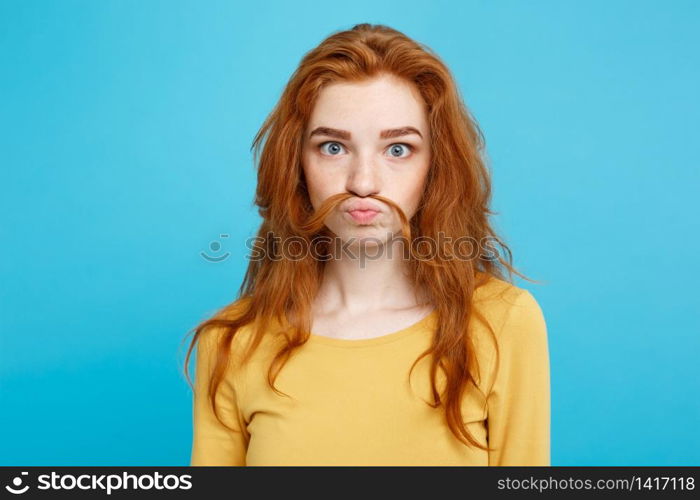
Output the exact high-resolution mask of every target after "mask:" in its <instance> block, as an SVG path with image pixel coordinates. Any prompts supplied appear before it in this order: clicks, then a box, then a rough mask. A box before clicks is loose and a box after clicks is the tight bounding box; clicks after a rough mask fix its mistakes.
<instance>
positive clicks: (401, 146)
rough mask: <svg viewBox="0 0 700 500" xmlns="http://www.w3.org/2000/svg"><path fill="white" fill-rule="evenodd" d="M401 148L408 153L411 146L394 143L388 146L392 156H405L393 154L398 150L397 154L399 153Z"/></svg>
mask: <svg viewBox="0 0 700 500" xmlns="http://www.w3.org/2000/svg"><path fill="white" fill-rule="evenodd" d="M402 149H405V150H407V151H408V152H409V153H410V152H411V150H412V149H413V148H412V147H411V146H410V145H409V144H403V143H396V144H392V145H391V147H390V148H389V151H390V152H391V156H392V157H394V158H405V156H396V155H394V153H396V152H398V154H399V155H400V154H401V150H402Z"/></svg>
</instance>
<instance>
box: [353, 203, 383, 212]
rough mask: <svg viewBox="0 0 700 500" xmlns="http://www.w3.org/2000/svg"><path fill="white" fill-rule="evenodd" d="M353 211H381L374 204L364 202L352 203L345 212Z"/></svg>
mask: <svg viewBox="0 0 700 500" xmlns="http://www.w3.org/2000/svg"><path fill="white" fill-rule="evenodd" d="M354 210H373V211H375V212H381V211H382V209H381V208H380V207H378V206H377V205H375V204H374V203H372V202H369V201H365V200H362V201H356V202H355V203H352V204H351V205H350V206H349V207H348V208H347V209H346V210H345V211H346V212H352V211H354Z"/></svg>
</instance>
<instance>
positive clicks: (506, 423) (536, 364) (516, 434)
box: [487, 290, 551, 466]
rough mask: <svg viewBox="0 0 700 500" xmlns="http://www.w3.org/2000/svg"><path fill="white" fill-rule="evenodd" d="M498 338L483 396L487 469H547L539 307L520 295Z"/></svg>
mask: <svg viewBox="0 0 700 500" xmlns="http://www.w3.org/2000/svg"><path fill="white" fill-rule="evenodd" d="M506 314H507V316H506V319H505V321H504V323H503V326H502V328H501V330H500V332H499V334H498V335H497V339H498V344H499V345H498V347H499V354H500V358H499V359H500V362H499V363H498V365H497V367H498V370H497V372H496V374H495V380H494V383H493V385H492V388H491V390H490V392H489V394H488V398H487V403H488V417H487V431H488V440H489V446H490V447H492V448H495V449H494V451H492V452H490V453H489V465H491V466H511V465H517V466H526V465H527V466H532V465H534V466H537V465H540V466H542V465H551V463H550V462H551V455H550V374H549V351H548V346H547V327H546V324H545V319H544V315H543V313H542V310H541V309H540V307H539V304H538V303H537V301H536V300H535V298H534V297H533V296H532V294H531V293H530V292H529V291H527V290H523V291H522V292H520V294H519V295H517V296H516V298H515V302H514V303H513V305H512V306H511V308H510V310H509V311H508V312H507V313H506Z"/></svg>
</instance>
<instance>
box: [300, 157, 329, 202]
mask: <svg viewBox="0 0 700 500" xmlns="http://www.w3.org/2000/svg"><path fill="white" fill-rule="evenodd" d="M304 178H305V179H306V188H307V190H308V192H309V198H310V200H311V204H312V205H313V206H314V207H316V206H317V205H318V204H320V202H321V201H323V200H324V199H326V198H327V197H328V196H330V195H331V194H333V193H331V192H330V191H331V189H330V188H331V187H332V182H331V180H330V179H329V178H328V175H327V174H326V173H325V172H324V171H323V170H322V169H319V168H317V167H316V166H314V165H313V164H308V163H307V164H306V165H305V167H304Z"/></svg>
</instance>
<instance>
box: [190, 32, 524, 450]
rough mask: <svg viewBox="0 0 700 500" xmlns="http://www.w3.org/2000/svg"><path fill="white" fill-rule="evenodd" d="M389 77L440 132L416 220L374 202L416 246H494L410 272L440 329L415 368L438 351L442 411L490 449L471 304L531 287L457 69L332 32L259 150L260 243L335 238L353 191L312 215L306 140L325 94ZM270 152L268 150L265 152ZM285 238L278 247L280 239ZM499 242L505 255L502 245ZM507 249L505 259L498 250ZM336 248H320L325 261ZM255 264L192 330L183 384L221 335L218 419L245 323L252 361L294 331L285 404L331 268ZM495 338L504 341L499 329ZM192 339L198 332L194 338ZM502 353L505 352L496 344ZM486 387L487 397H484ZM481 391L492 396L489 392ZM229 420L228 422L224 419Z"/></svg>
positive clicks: (307, 261)
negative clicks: (209, 342) (483, 425)
mask: <svg viewBox="0 0 700 500" xmlns="http://www.w3.org/2000/svg"><path fill="white" fill-rule="evenodd" d="M387 73H388V74H391V75H394V76H397V77H399V78H401V79H403V80H405V81H407V82H410V83H412V84H413V85H415V87H416V88H417V89H418V90H419V91H420V95H421V96H422V98H423V99H424V101H425V104H426V106H427V108H426V109H427V113H428V123H429V128H430V147H431V165H430V167H429V171H428V174H427V177H426V184H425V191H424V193H423V196H422V199H421V201H420V204H419V206H418V209H417V211H416V213H415V215H414V217H412V218H411V220H410V221H408V220H406V217H405V215H403V213H402V212H401V211H400V209H399V207H397V206H396V205H395V204H394V203H393V202H392V201H391V200H388V199H386V198H383V197H380V196H375V197H374V198H376V199H378V200H380V201H382V202H384V203H387V204H389V205H390V206H391V207H392V208H394V209H395V210H397V213H399V215H400V218H401V222H402V234H403V236H404V237H405V238H407V240H408V241H409V242H411V241H416V240H417V239H419V238H420V239H422V240H425V239H426V238H428V239H430V241H437V240H438V234H440V233H442V234H443V235H445V236H449V237H451V238H452V239H453V240H454V239H457V238H460V237H464V236H465V235H468V236H469V237H471V238H472V241H477V242H484V241H488V242H490V244H489V245H487V246H488V247H489V248H490V250H491V251H489V252H484V253H481V252H478V255H477V256H476V257H475V258H470V259H463V258H451V257H454V252H455V249H454V248H453V247H450V246H447V247H446V248H444V249H443V250H444V252H436V253H435V255H434V258H431V259H417V258H410V257H411V255H410V254H409V259H408V261H407V266H408V268H409V270H410V277H411V278H412V281H413V283H414V284H415V286H416V287H420V288H421V289H423V290H425V291H426V292H427V294H428V295H427V296H428V299H429V302H430V303H432V305H433V306H434V308H435V310H436V312H437V318H438V319H437V324H436V325H437V326H436V330H435V332H434V335H433V338H432V342H431V346H430V348H429V349H427V350H426V351H424V352H423V353H422V354H421V355H420V356H419V357H418V359H416V361H415V362H414V363H413V365H412V366H411V368H410V370H409V377H410V373H411V371H412V370H413V368H414V367H415V365H416V363H417V362H418V361H419V360H420V359H421V358H423V357H424V356H428V355H430V354H432V359H431V368H430V377H431V392H432V398H433V402H427V401H426V403H427V404H429V405H431V406H432V407H434V408H437V407H439V406H441V405H443V406H444V414H445V418H446V422H447V424H448V426H449V428H450V430H451V432H452V433H453V434H454V435H455V437H456V438H457V439H459V440H460V441H461V442H463V443H464V444H465V445H469V444H472V445H474V446H477V447H479V448H481V449H484V450H490V449H489V448H488V447H484V446H482V445H481V444H480V443H479V442H478V441H477V440H476V439H474V437H473V436H472V435H471V434H470V433H469V431H468V429H467V428H466V427H465V424H464V421H463V418H462V411H461V403H460V402H461V400H462V397H463V394H464V391H465V389H466V387H467V384H470V383H476V385H477V388H478V382H479V370H478V361H477V359H476V356H475V352H474V345H473V339H472V336H471V334H470V332H471V328H469V325H470V319H471V317H472V316H473V315H474V316H479V317H481V319H482V320H484V321H485V324H487V325H488V321H486V318H484V317H483V315H482V314H480V313H479V311H478V309H477V308H475V307H473V306H472V296H473V293H474V291H475V290H476V289H477V288H478V287H479V286H481V285H483V284H485V283H486V281H487V280H488V279H489V278H490V276H494V277H497V278H500V279H502V280H506V276H505V272H504V270H507V271H508V275H509V278H510V279H508V280H507V281H510V282H512V273H515V274H517V275H519V276H521V277H523V278H525V279H527V280H528V281H533V280H530V279H529V278H527V277H525V276H524V275H522V274H521V273H519V272H518V271H516V270H515V269H514V268H513V266H512V254H511V251H510V249H509V248H508V246H507V245H506V244H505V243H504V242H503V241H502V240H501V239H500V238H499V237H498V236H497V235H496V233H495V232H494V230H493V229H492V227H491V225H490V224H489V221H488V217H489V215H492V214H496V213H497V212H492V211H491V210H490V209H489V204H490V198H491V182H490V175H489V169H488V167H487V165H486V159H485V154H484V145H485V141H484V138H483V134H482V132H481V130H480V129H479V127H478V125H477V123H476V121H475V120H474V119H473V117H472V116H471V114H470V112H469V111H468V110H467V108H466V106H465V104H464V103H463V101H462V98H461V96H460V92H459V89H458V87H457V85H456V83H455V81H454V79H453V77H452V76H451V73H450V71H449V70H448V68H447V66H446V65H445V64H444V63H443V62H442V61H441V60H440V58H439V57H438V56H437V55H436V54H434V53H433V52H432V50H431V49H430V48H428V47H427V46H425V45H423V44H421V43H418V42H416V41H414V40H412V39H411V38H409V37H408V36H406V35H404V34H403V33H401V32H399V31H397V30H395V29H392V28H390V27H388V26H385V25H372V24H367V23H362V24H357V25H355V26H354V27H353V28H352V29H349V30H345V31H338V32H335V33H332V34H331V35H330V36H328V37H327V38H326V39H325V40H323V41H322V42H321V43H320V44H319V45H318V46H317V47H316V48H314V49H313V50H311V51H309V52H308V53H306V54H305V55H304V57H303V58H302V60H301V62H300V64H299V66H298V67H297V69H296V70H295V71H294V73H293V74H292V76H291V78H290V80H289V82H288V83H287V85H286V87H285V88H284V91H283V93H282V96H281V97H280V99H279V101H278V103H277V104H276V106H275V108H274V109H273V110H272V112H271V113H270V114H269V115H268V116H267V118H266V120H265V121H264V123H263V125H262V127H261V128H260V130H259V131H258V133H257V134H256V136H255V138H254V141H253V144H252V147H251V150H253V151H254V162H255V164H256V167H257V170H258V183H257V190H256V194H255V204H256V205H257V206H258V207H259V213H260V215H261V216H262V219H263V221H262V223H261V226H260V229H259V231H258V234H257V238H256V241H257V242H258V243H259V247H258V248H270V246H269V244H270V243H271V242H270V237H271V235H274V236H275V237H278V238H281V239H282V240H284V239H286V238H296V240H297V241H299V242H306V243H308V244H309V246H311V245H312V239H314V238H318V237H319V235H324V234H328V233H327V231H326V228H324V227H323V220H324V219H325V217H326V216H327V215H328V214H329V213H330V211H331V210H333V209H334V208H335V207H336V206H337V205H338V204H339V203H341V202H342V201H344V200H345V199H347V198H348V197H351V196H352V195H350V194H348V193H340V194H338V195H335V196H332V197H331V198H329V199H328V200H326V202H325V203H324V204H323V205H322V207H320V208H319V210H317V211H314V209H313V207H312V206H311V202H310V199H309V194H308V191H307V186H306V181H305V179H304V174H303V170H302V163H301V161H302V138H303V133H304V130H305V127H306V126H307V124H308V119H309V117H310V115H311V112H312V109H313V107H314V103H315V101H316V98H317V96H318V94H319V91H320V90H321V89H322V88H323V87H324V86H325V85H328V84H330V83H333V82H358V81H362V80H364V79H368V78H372V77H375V76H378V75H380V74H387ZM261 150H262V153H261ZM278 241H279V240H278ZM493 245H495V246H493ZM496 246H497V247H500V248H501V250H502V251H503V253H504V255H505V256H506V258H503V257H501V256H500V255H499V252H497V251H496V252H493V251H492V250H494V249H495V248H496ZM327 250H328V249H327V248H323V247H321V250H320V251H321V253H322V254H323V253H324V252H326V251H327ZM263 255H264V256H263V257H262V258H256V259H251V260H250V262H249V265H248V269H247V271H246V274H245V277H244V280H243V283H242V284H241V287H240V289H239V291H238V296H237V298H236V300H234V301H233V302H231V303H230V304H228V305H227V306H225V307H223V308H221V309H219V310H218V311H217V312H216V313H215V314H214V315H213V317H211V318H210V319H207V320H205V321H203V322H201V323H200V324H199V325H197V326H196V327H195V328H194V329H193V330H191V331H190V332H189V333H192V331H194V337H193V338H192V341H191V343H190V345H189V348H188V350H187V354H186V357H185V362H184V365H185V377H186V378H187V381H188V382H189V384H190V387H193V385H192V381H191V380H190V376H189V372H188V368H187V367H188V364H189V360H190V355H191V353H192V349H193V348H194V347H195V345H196V343H197V341H198V339H199V338H200V336H201V334H202V332H203V331H204V330H205V329H207V328H209V327H218V328H220V329H221V330H222V332H223V335H221V336H220V338H219V343H218V350H217V352H218V355H217V361H216V363H215V365H214V366H215V368H214V370H213V373H212V375H211V378H210V383H209V387H208V398H209V401H210V404H211V406H212V408H213V410H214V414H215V415H216V417H217V419H219V421H221V418H220V417H219V415H218V413H217V407H216V405H215V403H214V401H215V395H216V391H217V389H218V386H219V384H220V382H221V381H222V379H223V378H224V375H225V372H226V370H227V368H228V366H229V355H230V350H231V342H232V340H233V337H234V335H235V334H236V332H238V331H239V329H241V328H242V327H243V326H245V325H248V324H251V323H252V324H253V325H254V326H255V328H254V329H253V333H252V338H253V342H252V343H250V344H249V347H248V349H247V352H246V353H245V356H244V357H243V358H242V361H241V362H242V363H245V362H246V361H247V360H248V359H249V358H250V356H251V355H252V353H253V351H254V350H255V349H256V348H257V347H258V345H259V344H260V342H261V341H262V338H263V336H264V335H266V334H269V331H268V329H269V328H270V325H272V324H273V323H274V324H275V325H282V326H283V327H284V337H285V342H284V345H283V346H282V347H281V348H280V350H279V351H278V352H276V354H275V356H274V358H273V359H272V362H271V363H270V365H269V369H268V373H267V380H268V383H269V386H270V387H271V388H272V389H273V390H274V391H275V392H276V393H277V394H280V395H285V396H288V395H286V394H284V393H283V392H281V391H279V390H278V389H277V388H276V387H275V380H276V378H277V375H278V374H279V372H280V370H281V369H282V367H283V366H284V364H285V363H286V362H287V360H288V359H289V357H290V355H291V354H292V353H293V352H294V350H295V349H297V348H299V347H300V346H301V345H303V344H304V343H305V342H306V341H307V339H308V338H309V335H310V328H309V325H310V313H311V309H312V303H313V300H314V298H315V297H316V293H317V291H318V289H319V285H320V282H321V277H322V273H323V268H324V264H325V262H324V260H323V259H319V258H315V257H312V256H308V255H307V256H306V257H305V258H296V259H272V258H270V255H269V254H263ZM489 329H490V330H491V335H492V336H493V338H494V340H495V333H494V332H493V328H491V327H490V325H489ZM189 333H188V335H189ZM496 352H497V353H498V347H497V345H496ZM439 369H440V370H442V371H443V373H444V375H445V387H444V391H443V392H441V391H439V390H438V388H437V385H436V377H437V372H438V370H439ZM479 390H480V389H479ZM482 394H483V391H482ZM222 423H223V421H222Z"/></svg>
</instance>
